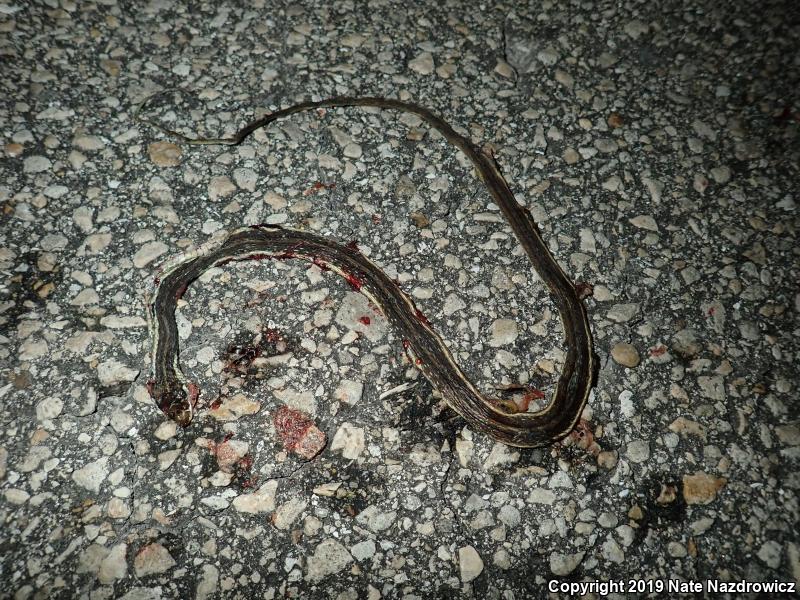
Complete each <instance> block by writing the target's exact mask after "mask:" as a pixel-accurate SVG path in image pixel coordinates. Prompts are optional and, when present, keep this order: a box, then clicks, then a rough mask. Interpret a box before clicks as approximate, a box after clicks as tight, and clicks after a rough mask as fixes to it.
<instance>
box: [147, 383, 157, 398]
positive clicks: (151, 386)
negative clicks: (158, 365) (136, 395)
mask: <svg viewBox="0 0 800 600" xmlns="http://www.w3.org/2000/svg"><path fill="white" fill-rule="evenodd" d="M145 385H146V386H147V393H148V394H150V397H151V398H155V396H154V395H153V391H154V390H155V387H156V380H155V379H148V380H147V383H146V384H145Z"/></svg>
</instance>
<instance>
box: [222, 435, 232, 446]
mask: <svg viewBox="0 0 800 600" xmlns="http://www.w3.org/2000/svg"><path fill="white" fill-rule="evenodd" d="M232 437H233V433H232V432H230V431H229V432H228V433H226V434H225V438H224V439H223V440H222V443H221V444H220V446H221V445H222V444H224V443H225V442H227V441H229V440H230V439H231V438H232Z"/></svg>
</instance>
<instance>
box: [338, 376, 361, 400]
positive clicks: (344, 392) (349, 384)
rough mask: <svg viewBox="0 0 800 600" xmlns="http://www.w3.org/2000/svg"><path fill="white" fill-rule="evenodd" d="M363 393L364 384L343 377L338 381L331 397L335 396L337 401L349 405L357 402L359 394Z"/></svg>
mask: <svg viewBox="0 0 800 600" xmlns="http://www.w3.org/2000/svg"><path fill="white" fill-rule="evenodd" d="M363 393H364V384H363V383H361V382H360V381H351V380H349V379H343V380H342V381H341V382H340V383H339V387H337V388H336V391H335V392H334V393H333V397H334V398H336V399H337V400H338V401H339V402H344V403H345V404H349V405H350V406H352V405H354V404H355V403H357V402H358V401H359V400H361V396H362V394H363Z"/></svg>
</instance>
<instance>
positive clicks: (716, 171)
mask: <svg viewBox="0 0 800 600" xmlns="http://www.w3.org/2000/svg"><path fill="white" fill-rule="evenodd" d="M711 177H712V178H713V179H714V181H716V182H717V183H719V184H723V183H728V181H730V179H731V170H730V169H729V168H728V167H724V166H723V167H714V168H713V169H711Z"/></svg>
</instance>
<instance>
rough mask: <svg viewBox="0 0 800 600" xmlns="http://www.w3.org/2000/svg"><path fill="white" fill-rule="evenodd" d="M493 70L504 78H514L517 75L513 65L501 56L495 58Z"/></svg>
mask: <svg viewBox="0 0 800 600" xmlns="http://www.w3.org/2000/svg"><path fill="white" fill-rule="evenodd" d="M494 72H495V73H497V74H498V75H500V76H501V77H505V78H506V79H515V78H516V76H517V74H516V73H515V72H514V69H513V67H512V66H511V65H510V64H508V63H507V62H506V61H504V60H503V59H501V58H498V59H497V66H495V68H494Z"/></svg>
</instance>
